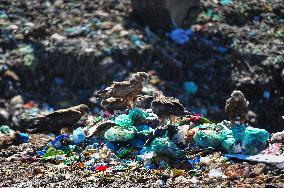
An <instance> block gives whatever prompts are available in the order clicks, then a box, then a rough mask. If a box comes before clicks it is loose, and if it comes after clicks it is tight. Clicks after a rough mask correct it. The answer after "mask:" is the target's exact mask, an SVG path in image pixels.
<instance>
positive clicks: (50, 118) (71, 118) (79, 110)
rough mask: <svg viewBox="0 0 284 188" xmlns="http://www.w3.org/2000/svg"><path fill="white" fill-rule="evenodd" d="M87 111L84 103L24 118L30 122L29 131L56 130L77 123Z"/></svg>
mask: <svg viewBox="0 0 284 188" xmlns="http://www.w3.org/2000/svg"><path fill="white" fill-rule="evenodd" d="M88 111H89V108H88V106H87V105H85V104H80V105H78V106H74V107H71V108H66V109H61V110H57V111H54V112H51V113H50V114H47V115H38V116H36V117H32V118H24V120H27V121H29V122H30V123H31V126H29V127H28V129H29V131H30V132H32V133H35V132H56V133H58V132H59V131H60V130H61V129H63V128H70V127H72V126H73V125H74V124H75V123H77V122H78V121H79V120H80V119H81V117H82V116H83V115H84V114H85V113H87V112H88Z"/></svg>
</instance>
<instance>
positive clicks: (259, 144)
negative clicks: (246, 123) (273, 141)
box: [242, 127, 269, 155]
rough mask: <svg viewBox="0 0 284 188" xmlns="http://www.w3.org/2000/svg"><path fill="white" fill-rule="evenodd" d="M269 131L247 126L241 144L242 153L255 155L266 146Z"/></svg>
mask: <svg viewBox="0 0 284 188" xmlns="http://www.w3.org/2000/svg"><path fill="white" fill-rule="evenodd" d="M268 139H269V133H268V132H267V131H266V130H264V129H258V128H253V127H247V128H246V130H245V133H244V137H243V141H242V145H243V153H244V154H246V155H256V154H258V153H259V152H261V151H262V150H264V149H265V148H266V143H267V141H268Z"/></svg>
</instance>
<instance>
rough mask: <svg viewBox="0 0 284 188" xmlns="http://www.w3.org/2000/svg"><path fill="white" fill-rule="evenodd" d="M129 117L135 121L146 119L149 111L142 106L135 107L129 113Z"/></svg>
mask: <svg viewBox="0 0 284 188" xmlns="http://www.w3.org/2000/svg"><path fill="white" fill-rule="evenodd" d="M128 116H129V118H130V119H131V120H132V121H133V122H136V121H144V120H146V118H147V113H146V112H144V111H143V110H142V109H140V108H137V107H135V108H133V109H132V110H130V112H129V114H128Z"/></svg>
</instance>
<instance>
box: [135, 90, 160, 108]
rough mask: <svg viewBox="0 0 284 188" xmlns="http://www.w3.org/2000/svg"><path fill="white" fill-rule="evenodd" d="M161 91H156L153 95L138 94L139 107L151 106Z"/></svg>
mask: <svg viewBox="0 0 284 188" xmlns="http://www.w3.org/2000/svg"><path fill="white" fill-rule="evenodd" d="M160 93H161V92H160V91H155V92H154V93H153V94H152V95H138V96H137V107H138V108H143V109H149V108H151V103H152V101H153V100H154V99H155V98H156V97H157V96H159V95H160Z"/></svg>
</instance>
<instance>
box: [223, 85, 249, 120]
mask: <svg viewBox="0 0 284 188" xmlns="http://www.w3.org/2000/svg"><path fill="white" fill-rule="evenodd" d="M248 105H249V102H248V101H247V100H246V98H245V95H244V94H243V93H242V92H241V91H239V90H235V91H233V93H232V94H231V97H230V98H229V99H227V100H226V106H225V112H226V113H227V114H228V116H229V120H230V121H232V122H233V123H234V122H235V121H236V120H238V119H239V120H240V121H241V122H242V123H244V122H246V121H247V113H248Z"/></svg>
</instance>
